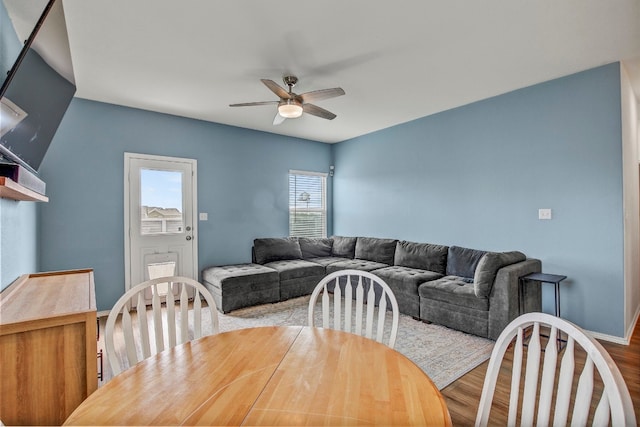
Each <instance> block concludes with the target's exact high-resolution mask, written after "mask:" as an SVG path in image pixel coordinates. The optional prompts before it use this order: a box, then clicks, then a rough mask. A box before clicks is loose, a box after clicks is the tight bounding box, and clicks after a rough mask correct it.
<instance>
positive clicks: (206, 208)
mask: <svg viewBox="0 0 640 427" xmlns="http://www.w3.org/2000/svg"><path fill="white" fill-rule="evenodd" d="M125 152H134V153H145V154H154V155H163V156H174V157H185V158H193V159H196V160H197V161H198V210H199V211H200V212H207V213H208V214H209V220H208V221H206V222H205V221H200V222H199V228H200V230H199V245H198V251H199V264H200V270H202V268H204V267H206V266H209V265H219V264H228V263H240V262H249V261H250V260H251V244H252V241H253V239H254V238H256V237H265V236H286V235H288V232H289V229H288V179H287V177H288V172H289V169H299V170H310V171H318V172H328V170H329V165H330V161H331V147H330V146H329V145H327V144H323V143H319V142H314V141H307V140H302V139H296V138H289V137H283V136H278V135H273V134H267V133H264V132H257V131H251V130H247V129H241V128H236V127H231V126H225V125H220V124H215V123H208V122H204V121H198V120H191V119H185V118H181V117H175V116H170V115H164V114H158V113H153V112H149V111H142V110H136V109H131V108H126V107H120V106H115V105H110V104H103V103H98V102H93V101H87V100H82V99H77V98H76V99H74V100H73V101H72V103H71V106H70V107H69V109H68V110H67V113H66V115H65V117H64V119H63V121H62V123H61V125H60V127H59V129H58V132H57V133H56V136H55V138H54V141H53V143H52V144H51V147H50V148H49V151H48V152H47V155H46V156H45V159H44V162H43V164H42V167H41V168H40V175H41V177H42V178H43V179H44V180H45V181H46V182H47V194H48V196H49V198H50V201H49V203H47V204H43V205H42V206H41V209H40V216H39V224H40V227H41V233H40V239H39V243H40V244H39V248H40V256H41V263H40V268H41V270H60V269H70V268H85V267H91V268H94V270H95V281H96V299H97V304H98V310H108V309H110V308H111V306H112V305H113V304H114V303H115V301H116V300H117V299H118V298H119V297H120V295H122V293H123V292H124V237H123V228H124V217H123V216H124V194H123V188H124V184H123V174H124V171H123V169H124V153H125ZM329 208H330V207H329Z"/></svg>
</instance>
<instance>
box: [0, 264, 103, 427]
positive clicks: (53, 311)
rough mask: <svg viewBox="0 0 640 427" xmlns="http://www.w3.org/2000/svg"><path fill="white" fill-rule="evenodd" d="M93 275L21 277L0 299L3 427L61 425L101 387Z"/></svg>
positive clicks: (0, 408)
mask: <svg viewBox="0 0 640 427" xmlns="http://www.w3.org/2000/svg"><path fill="white" fill-rule="evenodd" d="M96 333H97V331H96V302H95V285H94V281H93V270H73V271H60V272H50V273H38V274H27V275H24V276H21V277H20V278H19V279H18V280H16V281H15V282H14V283H13V284H11V285H10V286H9V287H8V288H6V289H5V290H3V291H2V292H1V293H0V396H2V397H1V399H0V420H2V422H3V423H4V424H6V425H25V424H29V425H61V424H62V423H63V422H64V420H65V419H66V418H67V417H68V416H69V415H70V414H71V412H73V410H74V409H75V408H76V407H77V406H78V405H79V404H80V403H81V402H82V401H84V399H86V398H87V396H88V395H90V394H91V393H92V392H93V391H95V389H96V388H97V363H96V354H97V353H96V352H97V343H96Z"/></svg>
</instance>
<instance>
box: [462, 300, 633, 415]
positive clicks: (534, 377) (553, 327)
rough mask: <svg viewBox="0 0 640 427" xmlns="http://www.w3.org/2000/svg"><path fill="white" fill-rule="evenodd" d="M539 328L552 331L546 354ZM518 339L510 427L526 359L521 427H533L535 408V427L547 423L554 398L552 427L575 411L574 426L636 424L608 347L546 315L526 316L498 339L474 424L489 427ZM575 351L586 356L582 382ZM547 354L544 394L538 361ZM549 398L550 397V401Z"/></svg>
mask: <svg viewBox="0 0 640 427" xmlns="http://www.w3.org/2000/svg"><path fill="white" fill-rule="evenodd" d="M541 327H544V328H545V329H546V328H549V329H550V333H549V336H548V340H549V341H548V342H547V345H546V346H545V349H544V350H543V349H542V347H541V345H540V336H541V335H540V330H541ZM529 328H532V331H531V336H530V338H529V342H528V346H527V347H526V355H523V354H524V353H525V350H524V348H523V346H522V345H521V344H522V341H523V335H524V333H523V332H524V331H527V330H528V329H529ZM564 336H566V337H567V340H566V348H565V349H564V351H563V352H562V353H558V350H557V344H558V338H559V337H563V338H564ZM545 337H546V336H545ZM514 338H515V339H516V343H515V347H514V356H513V363H512V388H511V392H510V393H511V396H510V405H509V419H508V420H507V424H508V425H516V421H517V411H516V412H514V411H513V408H517V404H518V403H517V402H518V396H517V393H518V391H519V389H520V386H519V384H516V381H515V378H516V377H517V378H520V377H521V365H522V360H523V357H525V356H526V359H527V362H526V368H525V369H526V372H525V383H524V386H523V388H524V391H523V396H522V408H521V413H520V423H521V425H523V426H531V425H533V420H534V416H533V412H534V410H535V408H536V404H537V407H538V414H537V425H540V426H544V425H548V424H549V417H550V407H551V406H552V402H551V401H552V400H553V399H554V398H555V409H554V420H553V425H554V426H566V425H567V421H568V418H569V416H568V414H569V412H571V425H572V426H583V425H586V424H587V422H588V421H589V419H590V418H591V419H592V420H593V425H597V426H600V425H608V424H609V423H610V424H611V425H614V426H636V416H635V413H634V410H633V402H632V401H631V396H630V395H629V390H628V389H627V386H626V384H625V383H624V379H623V377H622V374H621V373H620V371H619V370H618V367H617V366H616V364H615V362H614V361H613V359H612V358H611V356H610V355H609V354H608V353H607V351H606V350H605V349H604V347H602V345H601V344H600V343H599V342H597V341H596V340H595V339H593V338H591V337H590V336H588V335H586V334H585V333H584V331H583V330H582V329H580V328H579V327H578V326H576V325H574V324H573V323H571V322H568V321H566V320H564V319H560V318H558V317H555V316H551V315H549V314H544V313H526V314H524V315H522V316H520V317H518V318H516V319H515V320H513V321H512V322H511V323H509V325H507V327H506V328H505V329H504V330H503V331H502V333H501V334H500V336H499V337H498V339H497V340H496V344H495V346H494V348H493V352H492V354H491V358H490V360H489V365H488V367H487V374H486V377H485V382H484V386H483V387H482V394H481V396H480V404H479V406H478V413H477V416H476V423H475V425H476V426H482V427H484V426H487V425H488V424H489V415H490V412H491V407H492V400H493V395H494V392H495V388H496V384H497V380H498V375H499V373H500V372H501V371H503V369H502V367H501V365H502V362H503V359H504V356H505V354H506V351H507V349H508V348H509V347H510V346H511V344H512V343H513V340H514ZM574 347H578V348H580V349H581V350H583V351H584V354H585V355H586V359H585V362H584V368H583V369H582V372H580V373H579V377H578V378H576V375H577V374H578V373H577V372H575V370H576V368H575V367H576V361H575V358H576V351H575V349H574ZM543 351H544V353H545V356H544V364H543V370H542V377H541V379H540V381H539V383H540V390H537V387H538V380H539V378H538V374H539V370H540V359H541V353H542V352H543ZM582 354H583V352H582V351H581V352H580V356H581V357H582ZM560 355H561V359H562V361H561V363H560V370H559V373H557V374H556V371H557V364H558V360H557V358H558V356H560ZM594 371H597V373H598V378H599V380H600V381H601V382H602V386H603V387H602V389H603V390H602V393H603V394H602V395H597V394H594V388H595V372H594ZM556 375H557V376H558V381H557V387H556V392H555V394H554V393H553V392H552V391H553V385H554V382H555V376H556ZM576 381H577V387H576V389H575V395H574V396H572V395H571V393H572V391H573V384H574V383H575V382H576ZM514 384H516V386H515V388H514V387H513V385H514ZM550 390H551V392H550ZM549 396H552V397H551V398H550V397H549ZM596 399H598V401H597V402H596V401H595V400H596ZM536 400H537V402H536ZM514 402H515V403H514ZM596 404H597V405H596ZM593 406H595V407H596V409H595V411H591V408H592V407H593ZM591 412H592V414H591Z"/></svg>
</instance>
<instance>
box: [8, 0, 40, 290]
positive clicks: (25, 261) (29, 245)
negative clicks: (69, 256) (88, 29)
mask: <svg viewBox="0 0 640 427" xmlns="http://www.w3.org/2000/svg"><path fill="white" fill-rule="evenodd" d="M0 22H2V25H0V70H1V74H0V75H1V76H2V78H1V81H2V82H4V78H5V77H6V74H5V73H6V71H8V70H10V69H11V67H12V66H13V63H14V62H15V60H16V58H17V57H18V55H19V54H20V50H21V49H22V42H20V40H19V39H18V36H17V35H16V33H15V31H14V29H13V25H12V24H11V20H10V18H9V14H8V13H7V9H6V8H5V6H4V2H1V1H0ZM36 211H37V205H36V204H35V203H32V202H17V201H13V200H9V199H0V290H1V289H4V288H6V287H7V286H9V285H10V284H11V282H13V281H14V280H16V279H17V278H18V277H19V276H20V275H22V274H26V273H32V272H34V271H36V269H37V265H38V259H37V238H36V236H37V224H36V217H37V216H36Z"/></svg>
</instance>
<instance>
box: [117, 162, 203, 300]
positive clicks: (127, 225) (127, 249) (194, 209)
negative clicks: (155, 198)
mask: <svg viewBox="0 0 640 427" xmlns="http://www.w3.org/2000/svg"><path fill="white" fill-rule="evenodd" d="M132 159H141V160H158V161H165V162H180V163H190V164H191V168H192V169H191V171H192V174H191V189H192V191H191V193H192V197H191V215H192V219H191V223H192V224H193V225H192V236H193V238H192V245H193V253H192V255H193V256H192V263H193V266H192V267H193V272H194V275H195V276H196V277H192V279H195V280H198V169H197V167H198V161H197V160H195V159H188V158H184V157H169V156H158V155H155V154H141V153H129V152H125V153H124V180H123V188H124V291H125V292H127V291H128V290H129V289H131V243H130V241H129V237H130V233H131V222H130V213H131V212H130V209H129V207H130V202H131V200H130V194H129V193H130V192H129V168H130V166H131V160H132Z"/></svg>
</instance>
